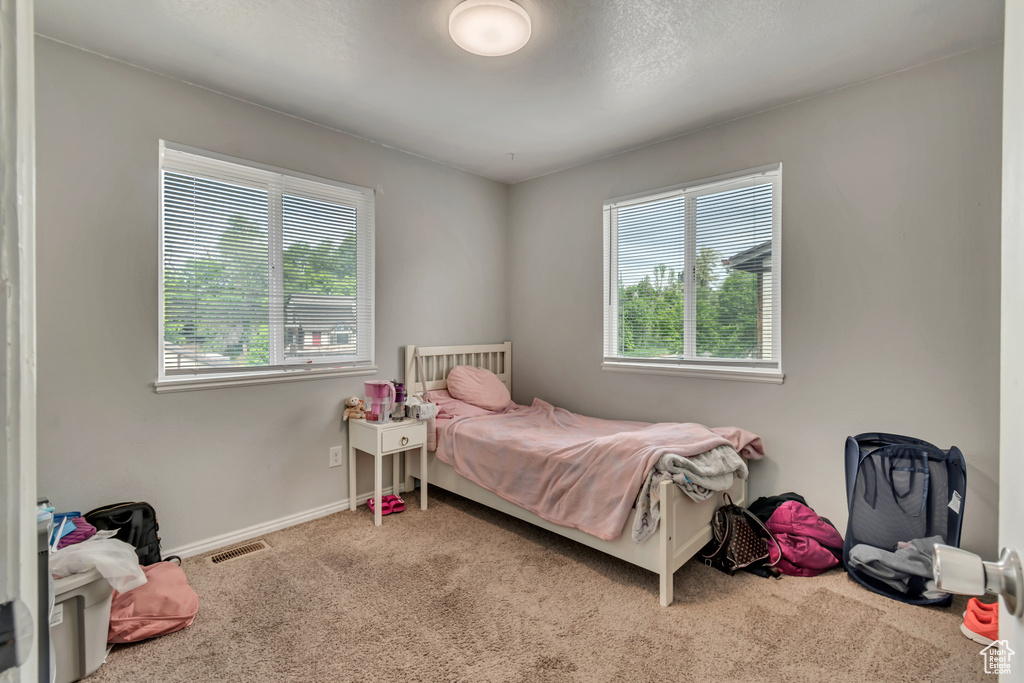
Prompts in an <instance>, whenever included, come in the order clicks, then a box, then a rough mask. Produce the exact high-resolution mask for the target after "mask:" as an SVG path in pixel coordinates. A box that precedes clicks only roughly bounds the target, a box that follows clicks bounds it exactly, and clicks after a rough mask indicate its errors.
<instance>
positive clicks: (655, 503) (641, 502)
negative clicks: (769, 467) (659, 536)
mask: <svg viewBox="0 0 1024 683" xmlns="http://www.w3.org/2000/svg"><path fill="white" fill-rule="evenodd" d="M736 478H739V479H746V478H747V463H746V462H744V460H743V458H741V457H740V454H739V453H737V452H736V449H735V448H733V447H732V446H717V447H715V448H712V449H711V450H710V451H707V452H705V453H701V454H699V455H694V456H692V457H689V458H684V457H683V456H681V455H675V454H672V453H669V454H667V455H663V456H661V457H660V458H659V459H658V462H657V463H655V465H654V469H652V470H651V471H650V472H648V473H647V480H646V481H645V482H644V485H643V486H642V487H641V488H640V495H639V496H638V497H637V499H636V517H634V518H633V540H634V541H635V542H637V543H643V542H644V541H646V540H647V539H648V538H649V537H650V536H651V534H653V533H654V532H655V531H656V530H657V529H658V520H659V519H661V501H660V500H659V494H658V484H660V483H661V482H663V481H665V480H666V479H671V480H672V481H674V482H675V483H676V484H678V485H679V488H681V489H682V490H683V492H684V493H685V494H686V495H688V496H689V497H690V498H692V499H694V500H696V501H698V502H700V501H702V500H707V499H708V498H710V497H711V496H712V495H713V494H714V492H715V491H725V490H726V489H729V488H731V487H732V484H733V481H735V479H736Z"/></svg>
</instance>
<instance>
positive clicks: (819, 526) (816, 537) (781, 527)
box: [767, 500, 843, 576]
mask: <svg viewBox="0 0 1024 683" xmlns="http://www.w3.org/2000/svg"><path fill="white" fill-rule="evenodd" d="M767 527H768V530H769V531H771V532H772V536H774V537H775V540H776V541H778V543H779V547H780V548H781V550H782V559H781V560H779V563H778V564H777V565H776V566H777V567H778V568H779V571H781V572H782V573H783V574H789V575H790V576H817V575H818V574H821V573H822V572H824V571H825V570H827V569H831V568H832V567H835V566H836V565H838V564H839V559H838V558H837V556H836V555H837V553H838V555H839V556H840V557H841V556H842V551H843V537H842V536H840V535H839V532H838V531H836V529H835V527H833V526H832V525H831V524H829V523H828V522H826V521H825V520H823V519H822V518H821V517H819V516H818V515H817V514H816V513H815V512H814V510H812V509H811V508H809V507H807V506H806V505H802V504H800V503H798V502H797V501H795V500H789V501H786V502H785V503H783V504H782V505H780V506H779V508H778V509H777V510H776V511H775V512H774V513H773V514H772V516H771V518H770V519H769V520H768V524H767ZM830 548H831V549H834V550H835V552H833V551H832V550H830ZM772 559H775V558H774V557H773V558H772Z"/></svg>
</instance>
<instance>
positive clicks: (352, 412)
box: [341, 396, 366, 421]
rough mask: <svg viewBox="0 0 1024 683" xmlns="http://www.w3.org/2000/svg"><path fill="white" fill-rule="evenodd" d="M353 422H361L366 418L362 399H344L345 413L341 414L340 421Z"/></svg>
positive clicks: (356, 397) (354, 397) (352, 397)
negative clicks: (351, 420)
mask: <svg viewBox="0 0 1024 683" xmlns="http://www.w3.org/2000/svg"><path fill="white" fill-rule="evenodd" d="M350 417H351V418H352V419H353V420H362V419H363V418H365V417H366V408H364V407H363V399H361V398H359V397H358V396H349V397H348V398H346V399H345V412H344V413H343V414H342V416H341V419H342V421H345V420H347V419H349V418H350Z"/></svg>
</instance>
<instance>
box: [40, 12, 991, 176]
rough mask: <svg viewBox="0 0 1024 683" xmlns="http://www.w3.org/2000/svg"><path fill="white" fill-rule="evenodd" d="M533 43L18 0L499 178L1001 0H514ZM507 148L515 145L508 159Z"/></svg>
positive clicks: (78, 41)
mask: <svg viewBox="0 0 1024 683" xmlns="http://www.w3.org/2000/svg"><path fill="white" fill-rule="evenodd" d="M517 1H518V2H519V4H520V5H522V6H523V7H524V8H525V9H526V10H527V11H528V12H529V13H530V16H531V18H532V20H533V37H532V39H531V40H530V42H529V43H528V44H527V45H526V47H524V48H523V49H522V50H520V51H519V52H516V53H514V54H512V55H508V56H506V57H479V56H475V55H471V54H469V53H467V52H464V51H462V50H461V49H459V48H458V47H457V46H456V45H455V44H454V43H453V42H452V40H451V38H450V37H449V36H448V29H447V20H448V15H449V14H450V12H451V10H452V9H453V8H454V7H455V6H456V5H457V4H458V2H459V0H289V1H287V2H282V1H281V0H36V3H35V6H36V30H37V31H38V33H40V34H41V35H44V36H48V37H51V38H54V39H57V40H60V41H63V42H66V43H70V44H72V45H77V46H79V47H83V48H85V49H88V50H92V51H94V52H98V53H100V54H103V55H107V56H110V57H114V58H116V59H120V60H123V61H125V62H129V63H131V64H136V65H138V66H142V67H145V68H147V69H151V70H153V71H156V72H159V73H163V74H167V75H169V76H172V77H175V78H180V79H183V80H186V81H189V82H192V83H196V84H199V85H203V86H206V87H209V88H212V89H215V90H218V91H220V92H223V93H227V94H229V95H233V96H235V97H239V98H243V99H246V100H249V101H251V102H255V103H258V104H261V105H264V106H267V107H271V108H273V109H277V110H280V111H283V112H288V113H290V114H294V115H296V116H300V117H303V118H305V119H309V120H310V121H316V122H318V123H321V124H324V125H326V126H330V127H332V128H336V129H338V130H342V131H346V132H349V133H353V134H356V135H359V136H362V137H365V138H368V139H370V140H374V141H377V142H381V143H384V144H387V145H390V146H393V147H397V148H399V149H403V150H407V151H409V152H413V153H416V154H419V155H422V156H425V157H428V158H430V159H435V160H437V161H441V162H444V163H447V164H451V165H453V166H457V167H459V168H463V169H466V170H469V171H472V172H474V173H478V174H480V175H483V176H486V177H489V178H494V179H497V180H501V181H505V182H517V181H520V180H524V179H526V178H531V177H534V176H537V175H542V174H544V173H549V172H551V171H554V170H558V169H561V168H566V167H569V166H574V165H576V164H580V163H583V162H586V161H590V160H593V159H596V158H599V157H602V156H607V155H609V154H613V153H615V152H619V151H622V150H625V149H629V148H632V147H637V146H640V145H644V144H647V143H650V142H654V141H656V140H661V139H665V138H668V137H672V136H674V135H678V134H680V133H684V132H687V131H691V130H695V129H698V128H701V127H704V126H707V125H710V124H713V123H716V122H720V121H724V120H729V119H732V118H736V117H738V116H742V115H745V114H750V113H752V112H756V111H759V110H762V109H765V108H769V107H773V106H777V105H780V104H784V103H787V102H792V101H794V100H798V99H800V98H803V97H807V96H809V95H813V94H815V93H819V92H823V91H826V90H831V89H834V88H838V87H842V86H844V85H849V84H851V83H856V82H858V81H862V80H865V79H869V78H873V77H876V76H880V75H883V74H886V73H891V72H893V71H898V70H900V69H904V68H907V67H910V66H914V65H918V64H922V63H925V62H928V61H931V60H934V59H939V58H941V57H945V56H949V55H953V54H957V53H959V52H963V51H965V50H969V49H972V48H975V47H979V46H981V45H985V44H989V43H993V42H996V41H998V40H1000V39H1001V37H1002V24H1003V10H1002V7H1003V1H1002V0H607V1H602V0H517ZM513 155H514V157H513Z"/></svg>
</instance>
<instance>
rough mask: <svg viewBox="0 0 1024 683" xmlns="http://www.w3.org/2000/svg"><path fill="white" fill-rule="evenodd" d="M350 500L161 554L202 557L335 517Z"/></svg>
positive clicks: (359, 500)
mask: <svg viewBox="0 0 1024 683" xmlns="http://www.w3.org/2000/svg"><path fill="white" fill-rule="evenodd" d="M398 490H399V491H400V492H401V491H404V490H405V486H404V485H403V484H399V488H398ZM391 492H392V489H391V487H390V486H388V487H385V488H383V489H381V495H384V496H386V495H389V494H390V493H391ZM371 498H373V494H372V493H366V494H363V495H360V496H359V497H358V498H356V505H357V506H359V505H363V504H365V503H366V501H368V500H370V499H371ZM348 508H349V499H348V498H345V499H344V500H339V501H338V502H336V503H329V504H327V505H321V506H320V507H318V508H313V509H312V510H306V511H305V512H297V513H295V514H294V515H288V516H287V517H279V518H278V519H272V520H270V521H269V522H263V523H262V524H256V525H253V526H250V527H246V528H244V529H239V530H238V531H232V532H229V533H226V534H221V535H220V536H212V537H210V538H207V539H204V540H202V541H196V542H195V543H189V544H186V545H182V546H178V547H177V548H169V549H167V550H163V549H161V550H160V554H161V555H162V556H163V557H169V556H171V555H177V556H178V557H182V558H185V557H192V556H194V555H202V554H203V553H208V552H210V551H211V550H218V549H220V548H225V547H227V546H229V545H234V544H236V543H241V542H242V541H248V540H249V539H250V538H256V537H257V536H263V535H264V534H269V533H270V532H272V531H280V530H281V529H287V528H288V527H290V526H295V525H296V524H302V523H303V522H309V521H311V520H314V519H319V518H320V517H326V516H327V515H333V514H334V513H335V512H341V511H342V510H348Z"/></svg>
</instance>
